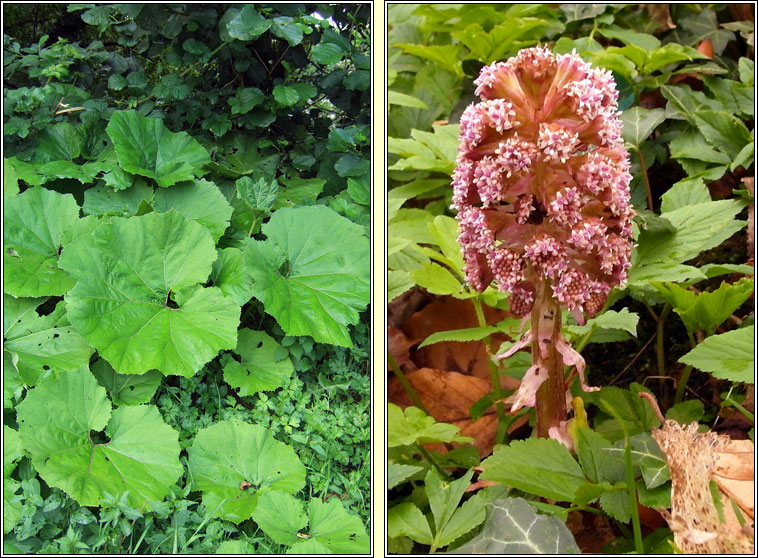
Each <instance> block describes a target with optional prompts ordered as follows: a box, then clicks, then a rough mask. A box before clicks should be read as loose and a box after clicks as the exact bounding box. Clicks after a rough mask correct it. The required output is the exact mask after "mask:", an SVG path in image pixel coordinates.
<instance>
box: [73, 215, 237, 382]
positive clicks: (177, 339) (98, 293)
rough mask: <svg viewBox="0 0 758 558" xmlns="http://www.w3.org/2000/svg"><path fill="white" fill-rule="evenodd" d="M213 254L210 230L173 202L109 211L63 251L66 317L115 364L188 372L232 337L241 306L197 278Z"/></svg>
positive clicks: (135, 370) (230, 344)
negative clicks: (67, 280) (140, 211)
mask: <svg viewBox="0 0 758 558" xmlns="http://www.w3.org/2000/svg"><path fill="white" fill-rule="evenodd" d="M215 259H216V249H215V246H214V243H213V239H212V238H211V235H210V233H209V232H208V230H207V229H205V228H204V227H203V226H201V225H199V224H197V223H194V222H192V221H188V220H186V219H185V218H184V217H183V216H182V215H180V214H179V213H177V212H176V211H175V210H172V211H169V212H168V213H149V214H147V215H143V216H141V217H130V218H128V219H124V218H120V217H114V218H113V219H112V221H111V222H110V223H104V224H102V225H100V226H99V227H98V228H96V229H95V230H94V231H92V232H91V233H90V234H87V235H84V236H82V237H80V238H79V239H77V240H76V241H74V242H72V243H71V244H70V245H68V246H67V247H66V248H65V250H64V251H63V254H62V255H61V267H62V268H63V269H64V270H66V272H68V273H69V274H70V275H71V276H72V277H73V278H74V279H76V286H75V287H74V288H73V289H72V290H71V291H70V292H69V293H68V295H67V296H66V304H67V305H68V316H69V320H71V323H72V324H73V325H74V327H75V328H76V329H77V330H78V331H79V333H80V334H81V335H82V337H84V339H86V340H87V341H88V342H89V343H90V344H91V345H93V346H94V347H95V348H96V349H97V350H98V351H99V352H100V356H102V357H103V358H104V359H105V360H107V361H108V362H109V363H110V364H111V366H113V368H114V369H115V370H116V371H117V372H120V373H122V374H142V373H144V372H147V371H148V370H151V369H154V368H155V369H158V370H160V371H161V372H162V373H163V374H165V375H168V374H179V375H182V376H192V375H193V374H195V372H197V371H198V370H199V369H200V368H201V367H202V366H203V365H204V364H205V363H206V362H208V361H209V360H211V359H212V358H213V357H215V356H216V354H217V353H218V352H219V351H220V350H223V349H232V348H234V347H235V346H236V344H237V326H238V325H239V315H240V307H239V306H238V305H237V304H235V302H234V301H233V300H232V299H231V298H229V297H227V296H225V295H224V294H223V293H222V292H221V290H220V289H218V288H216V287H210V288H203V287H201V286H199V285H198V283H204V282H205V281H207V279H208V276H209V275H210V272H211V266H212V264H213V261H214V260H215Z"/></svg>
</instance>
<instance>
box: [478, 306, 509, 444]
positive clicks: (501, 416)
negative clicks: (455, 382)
mask: <svg viewBox="0 0 758 558" xmlns="http://www.w3.org/2000/svg"><path fill="white" fill-rule="evenodd" d="M471 302H472V303H473V305H474V311H475V312H476V320H477V322H478V323H479V327H486V326H487V322H486V320H485V319H484V311H483V310H482V302H481V300H480V299H479V297H474V298H472V299H471ZM484 343H485V345H486V346H487V347H488V349H489V351H490V352H492V337H491V336H490V335H488V336H487V337H485V338H484ZM487 360H488V362H487V364H488V365H489V368H490V381H491V382H492V393H493V395H494V396H495V400H496V401H497V403H495V412H496V413H497V433H496V434H495V443H496V444H502V443H504V441H505V437H506V435H507V433H508V425H509V423H510V421H509V420H508V417H507V416H506V414H505V406H504V405H503V401H502V400H503V388H502V386H501V385H500V373H499V371H498V367H497V365H496V364H495V363H494V362H493V361H492V359H487Z"/></svg>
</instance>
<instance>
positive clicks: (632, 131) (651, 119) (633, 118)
mask: <svg viewBox="0 0 758 558" xmlns="http://www.w3.org/2000/svg"><path fill="white" fill-rule="evenodd" d="M665 119H666V115H665V114H664V111H663V109H651V110H648V109H644V108H642V107H632V108H630V109H628V110H625V111H624V112H623V114H622V115H621V122H622V123H623V125H624V132H623V136H624V141H626V142H627V143H628V144H629V145H631V146H632V147H634V148H635V149H639V148H640V146H641V145H642V142H643V141H645V140H646V139H647V137H648V136H649V135H650V134H651V133H652V132H653V130H654V129H655V128H656V126H658V125H659V124H660V123H661V122H663V121H664V120H665Z"/></svg>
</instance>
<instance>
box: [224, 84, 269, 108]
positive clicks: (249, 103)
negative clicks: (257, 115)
mask: <svg viewBox="0 0 758 558" xmlns="http://www.w3.org/2000/svg"><path fill="white" fill-rule="evenodd" d="M263 99H264V95H263V91H261V90H260V89H258V88H257V87H240V88H239V89H237V93H236V94H235V95H234V97H230V98H229V106H230V107H232V114H247V113H248V112H250V111H251V110H252V109H254V108H255V107H257V106H258V105H259V104H261V103H262V102H263Z"/></svg>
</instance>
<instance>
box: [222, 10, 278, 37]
mask: <svg viewBox="0 0 758 558" xmlns="http://www.w3.org/2000/svg"><path fill="white" fill-rule="evenodd" d="M271 23H272V22H271V21H270V20H268V19H264V18H263V17H261V15H260V14H259V13H258V12H257V11H256V10H255V8H254V7H253V6H245V7H244V8H242V9H241V10H240V11H239V12H238V13H237V14H236V15H235V16H234V17H233V18H232V19H231V20H230V21H229V22H228V23H227V24H226V32H227V33H228V34H229V36H230V37H232V38H234V39H239V40H241V41H253V40H255V39H257V38H258V37H260V36H261V35H263V34H264V33H265V32H266V31H268V30H269V28H270V27H271Z"/></svg>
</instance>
